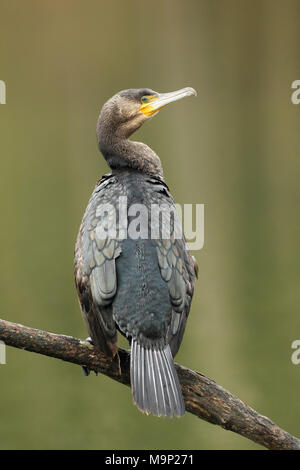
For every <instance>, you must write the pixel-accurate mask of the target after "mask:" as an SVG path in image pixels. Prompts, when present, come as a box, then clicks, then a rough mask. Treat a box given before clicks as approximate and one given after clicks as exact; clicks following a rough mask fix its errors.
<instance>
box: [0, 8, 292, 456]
mask: <svg viewBox="0 0 300 470" xmlns="http://www.w3.org/2000/svg"><path fill="white" fill-rule="evenodd" d="M299 16H300V1H296V0H251V1H250V0H218V1H217V0H190V1H189V2H184V1H181V0H160V1H156V0H152V1H151V2H149V1H144V0H136V1H134V0H127V1H126V2H123V1H121V0H119V1H111V2H106V1H104V0H101V1H100V0H89V1H88V2H82V1H78V0H72V1H70V0H64V1H61V0H60V1H58V0H52V1H51V2H50V1H48V2H39V1H38V0H27V2H26V4H25V3H22V2H19V1H17V0H9V1H8V0H1V5H0V62H1V69H0V79H1V80H4V81H5V82H6V86H7V104H6V105H1V106H0V155H1V167H0V188H1V198H0V208H1V232H0V242H1V243H0V247H1V271H0V286H1V295H0V317H1V318H3V319H7V320H10V321H13V322H17V323H23V324H25V325H28V326H32V327H35V328H40V329H45V330H48V331H52V332H56V333H62V334H67V335H74V336H77V337H80V338H85V337H86V336H87V332H86V330H85V326H84V324H83V321H82V319H81V314H80V311H79V306H78V303H77V298H76V293H75V288H74V281H73V250H74V243H75V239H76V236H77V231H78V228H79V224H80V221H81V218H82V215H83V212H84V210H85V207H86V205H87V202H88V199H89V197H90V195H91V192H92V190H93V188H94V185H95V183H96V181H97V180H98V179H99V178H100V177H101V176H102V175H103V174H104V173H107V172H108V167H107V165H106V163H105V162H104V159H103V158H102V156H101V155H100V153H99V152H98V149H97V144H96V138H95V126H96V121H97V118H98V114H99V111H100V109H101V106H102V104H103V103H104V102H105V101H106V100H107V99H108V98H110V96H112V95H113V94H115V93H116V92H117V91H119V90H122V89H126V88H140V87H150V88H152V89H154V90H157V91H162V92H167V91H173V90H176V89H178V88H182V87H185V86H192V87H194V88H195V89H196V90H197V91H198V98H193V99H191V98H190V99H187V100H183V101H180V102H178V103H176V104H173V105H171V106H170V107H168V108H167V109H166V110H163V111H162V112H161V113H159V115H158V116H157V117H155V118H154V119H153V120H151V122H149V123H147V124H146V125H145V126H144V127H143V128H142V129H141V130H140V131H139V132H138V134H136V135H135V137H134V138H135V139H136V140H142V141H144V142H146V143H148V144H149V145H150V146H152V147H153V149H154V150H155V151H156V152H157V153H158V154H159V156H160V157H161V160H162V162H163V166H164V171H165V177H166V181H167V183H168V185H169V187H170V189H171V191H172V194H173V196H174V198H175V200H176V202H178V203H181V204H183V203H204V204H205V245H204V248H203V249H202V250H201V251H198V252H195V253H193V254H194V255H195V256H196V258H197V261H198V264H199V280H198V282H197V285H196V290H195V295H194V300H193V305H192V309H191V314H190V318H189V322H188V326H187V330H186V333H185V337H184V341H183V344H182V347H181V349H180V352H179V353H178V356H177V358H176V360H177V362H179V363H181V364H183V365H185V366H188V367H190V368H194V369H196V370H199V371H201V372H202V373H203V374H205V375H207V376H209V377H211V378H213V379H214V380H215V381H216V382H218V383H219V384H220V385H222V386H224V387H225V388H227V389H229V390H230V391H231V392H233V393H235V394H236V395H238V396H239V397H240V398H241V399H242V400H244V401H245V402H247V403H248V404H249V405H250V406H252V407H254V408H255V409H256V410H258V411H259V412H261V413H262V414H264V415H267V416H269V417H270V418H271V419H272V420H274V421H275V422H276V423H278V424H279V425H280V426H281V427H283V428H284V429H286V430H288V431H289V432H290V433H292V434H295V435H297V436H298V437H300V428H299V421H300V407H299V387H300V365H299V366H296V365H293V364H292V362H291V354H292V349H291V343H292V341H293V340H295V339H299V337H300V315H299V304H300V289H299V283H300V262H299V258H300V247H299V237H300V216H299V204H300V188H299V176H300V160H299V149H300V132H299V124H300V105H299V106H295V105H293V104H292V103H291V93H292V90H291V83H292V82H293V81H294V80H296V79H300V56H299V45H300V30H299ZM122 345H125V342H122ZM0 416H1V422H0V447H1V448H2V449H64V448H66V449H105V448H107V449H111V448H113V449H255V448H257V449H258V448H260V447H259V446H256V445H255V444H253V443H251V442H250V441H248V440H246V439H244V438H242V437H240V436H238V435H235V434H233V433H231V432H229V431H225V430H223V429H221V428H219V427H216V426H213V425H211V424H209V423H206V422H204V421H201V420H199V419H198V418H196V417H195V416H193V415H190V414H188V413H187V414H186V415H185V417H184V418H183V419H180V420H163V419H158V418H154V417H151V416H149V417H147V416H144V415H142V414H141V413H140V412H139V411H138V410H137V409H136V407H135V406H133V404H132V400H131V393H130V389H129V388H127V387H123V386H122V385H120V384H118V383H116V382H114V381H112V380H110V379H108V378H107V377H104V376H98V377H96V376H95V375H91V376H90V377H89V378H84V376H83V374H82V372H81V369H80V368H79V367H78V366H75V365H71V364H67V363H63V362H61V361H58V360H55V359H52V358H47V357H43V356H39V355H36V354H33V353H28V352H25V351H21V350H17V349H13V348H7V364H6V365H1V366H0Z"/></svg>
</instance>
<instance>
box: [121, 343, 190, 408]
mask: <svg viewBox="0 0 300 470" xmlns="http://www.w3.org/2000/svg"><path fill="white" fill-rule="evenodd" d="M130 379H131V388H132V396H133V400H134V402H135V404H136V405H137V407H138V408H139V409H140V410H141V411H143V412H144V413H147V414H148V413H150V412H151V413H152V414H153V415H155V416H168V417H173V416H183V415H184V401H183V397H182V393H181V389H180V385H179V380H178V377H177V373H176V370H175V366H174V362H173V357H172V353H171V350H170V347H169V346H166V347H165V348H164V349H155V348H154V347H153V348H151V347H150V348H145V347H143V346H142V345H141V344H139V342H138V341H136V340H134V339H132V342H131V359H130Z"/></svg>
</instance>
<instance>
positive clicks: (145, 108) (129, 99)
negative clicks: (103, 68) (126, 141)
mask: <svg viewBox="0 0 300 470" xmlns="http://www.w3.org/2000/svg"><path fill="white" fill-rule="evenodd" d="M191 95H197V93H196V91H195V90H194V89H193V88H182V89H181V90H177V91H173V92H171V93H158V92H156V91H153V90H151V89H149V88H138V89H129V90H123V91H120V92H119V93H117V94H116V95H114V96H113V97H112V98H110V99H109V100H108V101H107V102H106V103H105V104H104V106H103V108H102V111H101V114H100V117H99V121H98V126H97V133H98V134H99V133H100V134H101V132H102V131H106V132H108V131H109V130H110V131H111V132H113V133H114V135H116V136H117V137H121V138H128V137H129V136H130V135H131V134H133V132H134V131H136V130H137V129H138V128H139V127H140V126H141V125H142V124H143V123H144V122H145V121H147V120H148V119H150V118H151V117H153V116H155V114H157V113H158V112H159V111H160V110H161V109H162V108H164V107H165V106H167V105H168V104H169V103H172V102H173V101H177V100H180V99H182V98H185V97H186V96H191ZM99 137H101V135H100V136H99Z"/></svg>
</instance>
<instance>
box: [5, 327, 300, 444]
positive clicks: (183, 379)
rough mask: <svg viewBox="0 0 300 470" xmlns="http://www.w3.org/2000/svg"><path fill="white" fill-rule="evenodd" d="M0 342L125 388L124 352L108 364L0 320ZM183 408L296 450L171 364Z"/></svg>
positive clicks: (227, 397)
mask: <svg viewBox="0 0 300 470" xmlns="http://www.w3.org/2000/svg"><path fill="white" fill-rule="evenodd" d="M0 340H2V341H4V342H5V344H6V345H8V346H13V347H16V348H20V349H25V350H26V351H31V352H35V353H38V354H44V355H46V356H50V357H55V358H57V359H62V360H63V361H67V362H72V363H74V364H78V365H81V366H86V367H88V368H89V369H91V370H93V371H95V372H100V373H102V374H105V375H107V376H109V377H111V378H112V379H114V380H117V381H118V382H121V383H123V384H125V385H130V374H129V362H130V361H129V358H130V354H129V352H128V351H126V350H124V349H121V348H119V358H120V365H121V371H122V372H121V375H120V374H119V372H118V370H119V368H118V363H117V361H116V362H111V361H110V360H109V359H108V358H107V357H106V356H104V355H103V354H101V353H100V352H99V351H97V350H96V349H95V348H94V347H93V346H92V345H90V344H89V343H88V342H86V341H83V340H80V339H77V338H73V337H72V336H65V335H57V334H54V333H48V332H46V331H42V330H36V329H34V328H29V327H27V326H23V325H19V324H16V323H11V322H8V321H5V320H0ZM176 370H177V373H178V377H179V380H180V384H181V387H182V391H183V395H184V399H185V404H186V409H187V411H189V412H190V413H193V414H194V415H196V416H198V417H199V418H201V419H204V420H206V421H208V422H210V423H212V424H218V425H219V426H221V427H222V428H224V429H228V430H230V431H233V432H235V433H238V434H240V435H242V436H244V437H246V438H248V439H250V440H252V441H254V442H256V443H258V444H261V445H262V446H264V447H266V448H268V449H298V450H299V449H300V439H297V438H296V437H294V436H292V435H291V434H289V433H288V432H286V431H284V430H283V429H281V428H280V427H279V426H277V425H276V424H275V423H273V421H271V420H270V419H269V418H267V417H265V416H262V415H261V414H259V413H257V412H256V411H255V410H253V409H252V408H250V407H249V406H248V405H246V404H245V403H244V402H242V401H241V400H240V399H239V398H237V397H236V396H234V395H233V394H232V393H230V392H228V391H227V390H225V389H224V388H223V387H221V386H220V385H218V384H216V383H215V382H214V381H213V380H211V379H209V378H207V377H205V376H204V375H202V374H200V373H199V372H196V371H193V370H190V369H187V368H186V367H183V366H181V365H178V364H176Z"/></svg>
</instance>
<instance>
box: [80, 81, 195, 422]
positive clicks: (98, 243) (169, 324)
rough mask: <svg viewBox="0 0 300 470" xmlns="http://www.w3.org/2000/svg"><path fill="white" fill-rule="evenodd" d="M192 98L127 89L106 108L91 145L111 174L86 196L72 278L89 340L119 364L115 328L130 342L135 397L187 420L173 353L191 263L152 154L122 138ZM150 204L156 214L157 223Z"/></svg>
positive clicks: (190, 284)
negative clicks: (169, 107) (95, 142)
mask: <svg viewBox="0 0 300 470" xmlns="http://www.w3.org/2000/svg"><path fill="white" fill-rule="evenodd" d="M190 95H196V92H195V90H194V89H193V88H183V89H181V90H178V91H175V92H172V93H157V92H155V91H153V90H150V89H148V88H146V89H130V90H124V91H121V92H119V93H117V94H116V95H114V96H113V97H112V98H111V99H109V100H108V101H107V102H106V103H105V104H104V106H103V108H102V110H101V113H100V116H99V120H98V124H97V139H98V145H99V149H100V151H101V152H102V154H103V156H104V158H105V160H106V161H107V163H108V165H109V166H110V168H111V170H112V172H111V173H110V174H107V175H104V176H103V177H102V179H101V180H100V181H99V182H98V184H97V186H96V188H95V190H94V192H93V194H92V196H91V199H90V201H89V204H88V206H87V209H86V211H85V214H84V217H83V220H82V223H81V227H80V230H79V234H78V238H77V242H76V247H75V271H74V272H75V282H76V287H77V292H78V297H79V301H80V305H81V310H82V314H83V318H84V319H85V322H86V324H87V328H88V330H89V334H90V336H91V340H92V343H93V344H94V345H95V347H96V348H99V349H100V350H101V351H103V352H104V353H105V354H106V355H108V356H110V357H111V358H115V357H117V358H118V356H117V352H118V347H117V330H119V331H120V332H121V333H122V334H123V335H124V336H126V337H127V338H128V340H129V342H130V344H131V359H130V378H131V387H132V395H133V400H134V402H135V404H136V405H137V406H138V408H139V409H140V410H141V411H143V412H145V413H149V412H151V413H152V414H153V415H156V416H170V417H171V416H182V415H183V414H184V409H185V408H184V401H183V396H182V392H181V388H180V385H179V381H178V377H177V373H176V370H175V366H174V362H173V357H174V356H175V355H176V353H177V351H178V349H179V347H180V344H181V341H182V337H183V333H184V330H185V325H186V321H187V317H188V314H189V310H190V304H191V300H192V296H193V290H194V279H195V275H197V265H196V262H195V259H194V257H192V256H191V255H190V254H189V252H188V251H187V248H186V244H185V239H184V236H183V234H182V232H181V230H180V228H179V226H178V223H179V222H178V219H177V216H176V209H175V206H174V201H173V198H172V196H171V194H170V192H169V188H168V186H167V185H166V183H165V182H164V178H163V169H162V165H161V161H160V159H159V157H158V155H157V154H156V153H155V152H154V151H153V150H152V149H151V148H150V147H148V146H147V145H145V144H144V143H141V142H133V141H130V140H128V138H129V137H130V136H131V134H133V132H134V131H136V130H137V129H138V128H139V127H140V126H141V125H142V124H143V123H144V122H145V121H147V120H148V119H150V118H151V117H152V116H154V115H155V114H157V113H158V111H159V110H160V109H161V108H163V107H164V106H166V105H167V104H169V103H171V102H173V101H176V100H179V99H181V98H184V97H185V96H190ZM153 208H154V209H155V210H156V211H157V210H158V211H161V212H162V214H159V213H158V217H156V219H155V216H154V215H153V214H154V213H155V210H154V211H152V209H153ZM137 214H139V216H138V217H137ZM156 214H157V212H156ZM166 215H167V216H166ZM168 215H169V217H168ZM134 216H135V217H134ZM165 216H166V217H165ZM168 223H169V227H168ZM130 229H131V232H130ZM152 230H153V231H154V232H155V233H154V234H153V232H152Z"/></svg>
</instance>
